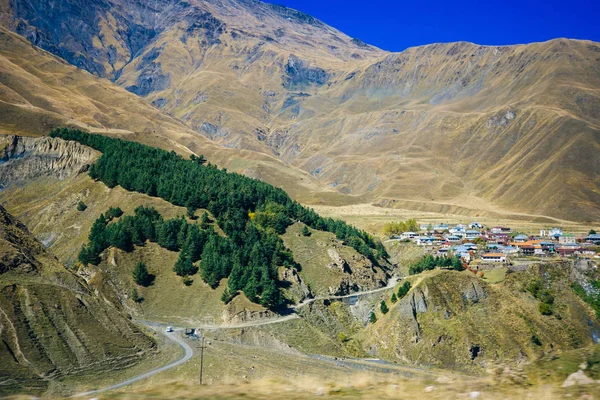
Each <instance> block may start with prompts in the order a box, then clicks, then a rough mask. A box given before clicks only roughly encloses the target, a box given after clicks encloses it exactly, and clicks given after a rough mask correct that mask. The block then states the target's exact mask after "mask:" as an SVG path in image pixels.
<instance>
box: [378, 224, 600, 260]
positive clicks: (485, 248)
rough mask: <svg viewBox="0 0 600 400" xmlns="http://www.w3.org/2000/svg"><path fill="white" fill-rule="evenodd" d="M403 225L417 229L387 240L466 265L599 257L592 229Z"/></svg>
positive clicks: (599, 242)
mask: <svg viewBox="0 0 600 400" xmlns="http://www.w3.org/2000/svg"><path fill="white" fill-rule="evenodd" d="M400 224H401V225H400V226H402V224H403V223H400ZM404 226H407V227H412V228H416V227H418V229H414V230H411V231H405V232H401V233H394V234H390V235H389V237H390V240H392V241H400V242H412V243H414V244H415V245H417V246H420V247H423V249H424V252H425V253H427V254H432V255H435V256H448V255H450V254H452V255H457V256H459V257H460V258H461V259H462V261H463V263H464V264H465V266H469V265H471V264H475V265H477V264H511V263H512V262H513V261H515V260H529V261H532V260H534V259H535V258H543V259H549V258H563V257H575V258H582V259H600V234H598V233H596V231H594V230H593V229H592V230H590V231H589V233H588V234H587V235H584V234H573V233H569V232H564V231H563V230H562V229H561V228H552V229H550V230H541V231H540V232H539V234H537V235H528V234H524V233H520V232H518V231H515V230H513V229H512V228H510V227H506V226H495V227H491V228H489V227H484V226H483V225H482V224H480V223H478V222H473V223H471V224H469V225H464V224H457V225H454V226H450V225H448V224H445V223H439V224H436V225H423V224H421V225H418V224H417V223H416V221H414V220H413V221H408V222H407V223H406V224H404Z"/></svg>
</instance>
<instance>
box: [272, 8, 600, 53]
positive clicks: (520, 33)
mask: <svg viewBox="0 0 600 400" xmlns="http://www.w3.org/2000/svg"><path fill="white" fill-rule="evenodd" d="M268 2H270V3H277V4H281V5H285V6H288V7H291V8H295V9H297V10H300V11H302V12H305V13H307V14H310V15H312V16H314V17H316V18H319V19H320V20H322V21H324V22H326V23H327V24H329V25H332V26H334V27H335V28H337V29H339V30H341V31H343V32H344V33H346V34H348V35H350V36H352V37H357V38H359V39H361V40H362V41H364V42H367V43H369V44H373V45H375V46H378V47H380V48H382V49H385V50H390V51H402V50H404V49H405V48H407V47H411V46H417V45H422V44H430V43H436V42H455V41H461V40H464V41H469V42H474V43H477V44H487V45H501V44H517V43H530V42H540V41H546V40H549V39H554V38H558V37H567V38H571V39H588V40H594V41H600V0H596V1H590V0H569V1H554V0H547V1H544V2H542V1H539V2H538V1H527V0H522V1H515V0H508V1H494V2H489V1H485V0H482V1H474V0H469V1H462V2H460V3H459V2H453V1H443V0H434V1H385V0H364V1H357V0H271V1H268Z"/></svg>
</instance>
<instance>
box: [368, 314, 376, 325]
mask: <svg viewBox="0 0 600 400" xmlns="http://www.w3.org/2000/svg"><path fill="white" fill-rule="evenodd" d="M369 321H370V322H371V323H372V324H374V323H375V322H377V316H376V315H375V313H374V312H371V316H370V317H369Z"/></svg>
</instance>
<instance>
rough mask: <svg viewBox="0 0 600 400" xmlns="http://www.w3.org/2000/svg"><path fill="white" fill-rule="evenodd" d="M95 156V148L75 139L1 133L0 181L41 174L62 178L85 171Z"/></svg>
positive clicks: (7, 183)
mask: <svg viewBox="0 0 600 400" xmlns="http://www.w3.org/2000/svg"><path fill="white" fill-rule="evenodd" d="M98 156H99V153H98V152H97V151H94V150H92V149H91V148H89V147H85V146H82V145H80V144H79V143H76V142H66V141H64V140H61V139H55V138H50V137H41V138H30V137H21V136H0V185H2V186H8V185H10V184H12V183H14V182H18V181H24V180H27V179H31V178H35V177H38V176H43V175H45V176H52V177H54V178H58V179H61V180H62V179H65V178H68V177H71V176H73V175H77V174H79V173H82V172H85V171H87V169H88V168H89V166H90V165H91V163H93V162H94V160H95V159H96V158H97V157H98Z"/></svg>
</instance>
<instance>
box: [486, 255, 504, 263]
mask: <svg viewBox="0 0 600 400" xmlns="http://www.w3.org/2000/svg"><path fill="white" fill-rule="evenodd" d="M481 259H482V260H483V261H485V262H494V263H505V262H506V255H505V254H502V253H487V254H484V255H482V256H481Z"/></svg>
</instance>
